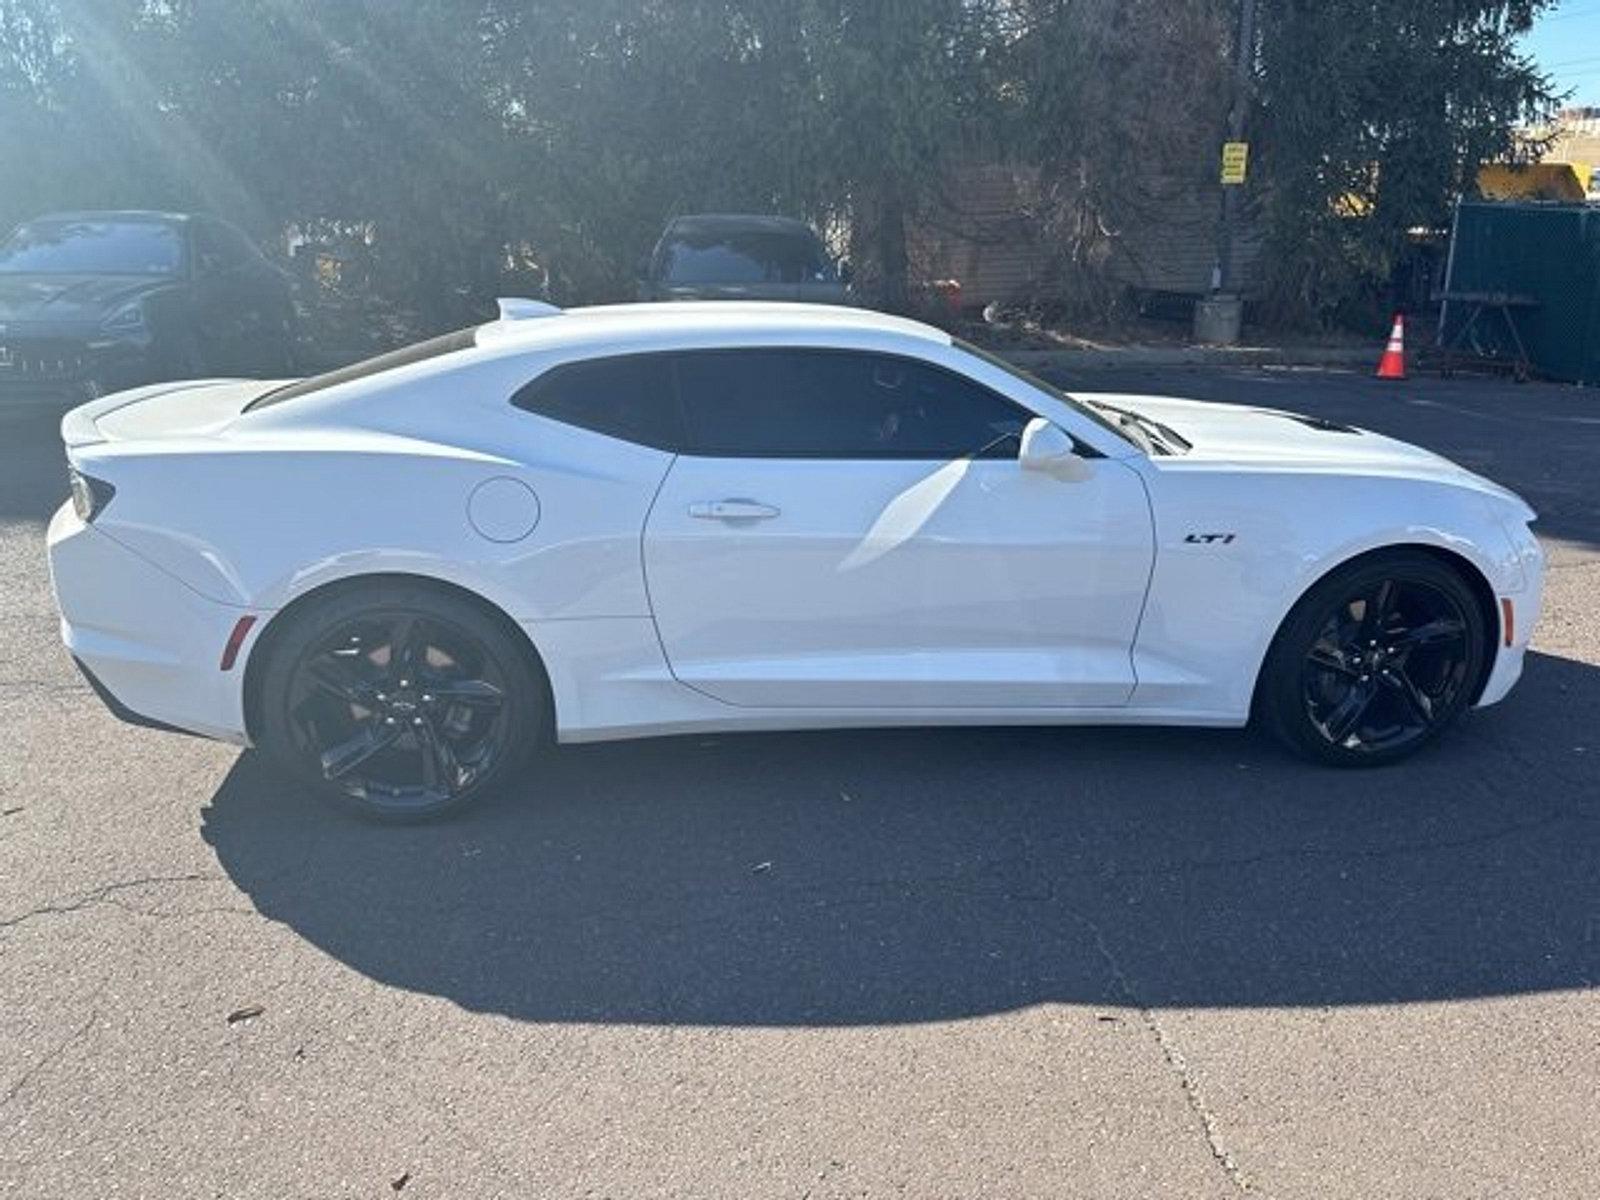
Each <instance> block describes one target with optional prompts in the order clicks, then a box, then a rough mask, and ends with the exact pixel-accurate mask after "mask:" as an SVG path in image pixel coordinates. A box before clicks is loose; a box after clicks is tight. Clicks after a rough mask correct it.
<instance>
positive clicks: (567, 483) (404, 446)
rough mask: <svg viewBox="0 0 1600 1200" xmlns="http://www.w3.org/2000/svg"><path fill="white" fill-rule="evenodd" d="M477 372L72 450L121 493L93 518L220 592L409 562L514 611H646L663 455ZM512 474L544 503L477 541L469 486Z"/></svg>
mask: <svg viewBox="0 0 1600 1200" xmlns="http://www.w3.org/2000/svg"><path fill="white" fill-rule="evenodd" d="M487 365H488V366H489V367H491V368H492V367H494V366H495V364H487ZM468 374H471V375H472V376H473V377H472V378H468V379H463V378H457V377H453V379H452V386H453V387H454V388H456V389H457V390H458V391H459V394H458V395H454V396H442V397H441V396H439V395H438V394H436V393H431V392H429V389H427V388H426V387H425V386H424V385H421V384H419V385H416V386H415V387H414V388H413V389H411V393H410V394H408V393H407V390H406V389H395V390H394V392H393V394H392V395H386V396H383V397H378V396H374V397H373V398H372V408H371V409H370V410H369V411H367V412H365V413H364V412H363V411H362V409H361V407H360V406H359V405H357V406H353V407H352V406H349V405H346V406H344V407H343V408H342V410H341V415H340V418H339V420H338V421H337V422H335V421H334V420H333V419H332V415H333V414H332V413H331V412H330V413H329V414H327V419H326V420H319V413H318V412H317V409H316V407H315V406H314V405H308V406H307V408H306V410H305V411H302V412H301V413H299V414H297V419H295V420H293V421H281V420H264V421H259V422H256V421H253V420H251V419H249V418H246V419H244V420H241V421H240V422H239V423H238V424H237V425H236V426H235V427H234V428H232V429H229V430H227V431H224V432H223V433H221V434H218V435H214V436H211V437H199V438H192V439H182V438H168V439H162V440H158V441H148V442H140V441H131V442H114V443H107V444H102V445H94V446H84V447H79V448H77V449H76V450H75V451H74V458H75V460H76V461H77V462H78V463H79V465H80V467H81V468H82V469H84V470H86V471H88V472H89V473H90V474H98V475H103V476H104V477H105V478H107V479H108V480H109V481H110V482H112V483H113V484H114V485H115V487H116V488H117V494H116V498H115V499H114V500H113V502H112V503H111V505H110V506H108V508H107V510H106V512H105V513H104V514H103V515H102V516H101V518H100V519H99V520H98V521H97V528H100V529H101V530H102V532H105V533H106V534H108V535H109V536H111V537H114V538H116V539H117V540H118V541H120V542H122V543H123V544H124V545H126V546H127V547H128V548H130V549H132V550H133V551H135V552H136V553H138V554H140V555H142V556H144V557H145V558H146V559H148V560H149V561H151V562H152V563H154V564H156V565H157V566H160V567H161V568H162V569H163V570H166V571H168V572H169V573H171V574H173V575H175V576H177V577H178V578H179V579H181V580H182V581H183V582H184V583H186V584H188V585H189V586H190V587H191V588H193V589H194V590H195V591H197V592H199V593H200V594H201V595H203V596H206V597H208V598H210V599H214V600H217V601H220V602H223V603H228V604H234V605H240V606H243V607H248V608H253V609H261V610H272V609H276V608H280V607H282V606H284V605H285V604H287V603H288V602H289V601H291V600H293V599H294V598H295V597H297V596H299V595H302V594H304V593H305V592H307V591H309V590H311V589H313V588H316V587H319V586H321V585H323V584H326V583H330V582H334V581H336V580H338V579H342V578H346V577H349V576H354V575H362V574H371V573H378V572H404V573H410V574H417V575H424V576H428V577H433V578H438V579H441V580H445V581H447V582H451V583H455V584H458V585H460V586H462V587H466V588H469V589H470V590H472V591H475V592H478V593H479V594H481V595H483V596H484V597H486V598H487V599H489V600H491V601H492V602H494V603H495V604H497V605H499V606H500V607H501V608H502V609H504V610H505V611H506V613H507V614H508V615H510V616H511V617H513V618H514V619H518V620H556V619H567V618H586V617H641V616H648V615H649V604H648V601H647V599H646V596H645V591H644V582H643V574H642V569H641V566H640V558H639V537H640V530H641V528H642V526H643V523H644V517H645V513H646V512H647V511H648V509H649V506H650V502H651V500H652V499H653V498H654V495H655V491H656V488H657V487H658V486H659V484H660V481H661V479H662V478H663V477H664V475H665V473H666V470H667V467H668V465H669V464H670V462H671V456H670V455H669V454H666V453H663V452H661V451H656V450H651V449H648V448H645V447H638V446H629V445H625V444H622V443H617V442H614V441H611V440H609V439H604V438H601V437H599V436H598V435H595V434H592V433H588V432H586V431H584V430H579V429H574V428H570V427H567V426H564V425H559V424H557V423H555V422H551V421H547V420H545V419H543V418H540V417H536V416H533V415H532V414H529V413H525V412H522V411H521V410H518V409H514V408H512V407H511V406H510V405H509V403H507V398H508V397H509V395H510V394H511V392H512V391H514V390H515V385H516V384H517V383H518V382H520V381H522V380H525V379H526V378H527V377H528V372H527V371H526V370H518V371H516V372H515V374H514V375H513V376H509V377H507V378H500V377H499V375H503V374H505V372H504V371H501V372H499V374H497V373H496V372H495V371H494V370H492V369H491V370H489V371H487V372H485V371H482V370H480V371H477V372H475V373H468V372H458V373H456V376H463V375H468ZM424 393H429V394H424ZM296 403H298V402H296ZM284 407H285V408H287V407H288V406H287V405H285V406H284ZM270 411H271V410H263V414H264V415H265V414H266V413H269V412H270ZM380 423H381V426H382V427H379V426H380ZM402 431H403V432H402ZM503 479H511V480H515V481H517V482H518V483H520V484H523V485H525V486H526V488H527V489H528V491H530V492H531V493H532V495H533V497H534V498H535V499H534V503H533V504H532V505H531V506H530V510H529V522H528V523H530V524H531V525H532V528H531V530H530V531H529V532H527V534H526V535H525V536H522V537H519V538H516V539H515V540H491V539H490V538H489V537H486V536H484V534H483V533H482V532H480V530H479V527H477V526H475V524H474V521H473V519H472V518H471V517H470V516H469V511H468V510H469V499H470V498H471V497H472V495H473V493H474V491H475V489H477V488H479V487H480V485H483V484H485V483H486V482H488V481H492V480H503Z"/></svg>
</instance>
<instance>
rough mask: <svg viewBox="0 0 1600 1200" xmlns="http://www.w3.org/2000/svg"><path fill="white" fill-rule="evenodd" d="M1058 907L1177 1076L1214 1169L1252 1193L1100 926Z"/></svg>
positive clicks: (1194, 1083)
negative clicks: (1085, 934) (1083, 932)
mask: <svg viewBox="0 0 1600 1200" xmlns="http://www.w3.org/2000/svg"><path fill="white" fill-rule="evenodd" d="M1061 910H1062V911H1063V912H1064V913H1066V914H1067V915H1068V916H1070V917H1071V918H1072V919H1073V920H1075V921H1077V922H1078V923H1079V924H1080V925H1082V926H1083V927H1084V928H1085V929H1087V930H1088V931H1089V935H1090V937H1091V938H1092V939H1093V940H1094V946H1095V952H1096V953H1097V954H1098V955H1099V956H1100V960H1101V961H1102V962H1103V963H1104V964H1105V968H1106V974H1107V975H1108V976H1109V977H1110V979H1111V983H1112V986H1113V988H1114V990H1115V991H1117V992H1118V993H1120V994H1121V996H1122V999H1123V1004H1124V1006H1125V1007H1127V1008H1131V1009H1133V1010H1134V1011H1136V1012H1137V1013H1138V1014H1139V1018H1140V1021H1141V1022H1142V1024H1143V1025H1144V1027H1145V1030H1146V1032H1148V1033H1149V1034H1150V1036H1151V1038H1152V1039H1153V1040H1154V1041H1155V1044H1156V1046H1157V1048H1158V1049H1159V1050H1160V1051H1161V1057H1162V1058H1163V1059H1165V1060H1166V1063H1167V1066H1168V1067H1169V1068H1170V1069H1171V1071H1172V1073H1173V1074H1174V1075H1175V1076H1176V1077H1177V1079H1178V1083H1179V1085H1180V1086H1181V1087H1182V1088H1183V1097H1184V1100H1185V1101H1186V1102H1187V1103H1188V1105H1189V1109H1190V1111H1191V1112H1193V1113H1194V1115H1195V1117H1196V1119H1197V1120H1199V1122H1200V1128H1201V1131H1202V1133H1203V1134H1204V1135H1205V1139H1206V1146H1207V1148H1208V1149H1209V1150H1210V1151H1211V1159H1212V1161H1213V1162H1215V1163H1216V1164H1217V1169H1218V1170H1219V1171H1221V1172H1222V1175H1223V1177H1224V1178H1225V1179H1226V1180H1227V1181H1228V1183H1229V1184H1230V1185H1231V1186H1232V1187H1233V1188H1234V1190H1236V1191H1238V1192H1240V1193H1247V1192H1252V1191H1254V1190H1255V1185H1254V1184H1253V1183H1252V1181H1251V1179H1250V1177H1249V1176H1248V1175H1246V1174H1245V1173H1244V1171H1243V1170H1241V1169H1240V1167H1239V1164H1238V1162H1237V1160H1235V1158H1234V1157H1233V1152H1232V1151H1231V1150H1229V1149H1228V1146H1227V1143H1226V1142H1224V1141H1223V1138H1222V1128H1221V1122H1220V1121H1219V1120H1218V1119H1217V1116H1216V1114H1215V1113H1214V1112H1212V1111H1211V1107H1210V1105H1209V1104H1207V1103H1206V1097H1205V1092H1204V1091H1203V1090H1201V1087H1200V1081H1199V1079H1198V1078H1196V1077H1195V1074H1194V1072H1193V1071H1192V1070H1191V1069H1190V1067H1189V1061H1188V1059H1186V1058H1184V1056H1183V1051H1182V1050H1180V1049H1179V1048H1178V1044H1177V1042H1175V1041H1174V1040H1173V1038H1172V1035H1171V1034H1170V1033H1168V1032H1167V1030H1166V1027H1165V1026H1163V1025H1162V1024H1161V1022H1160V1020H1158V1019H1157V1017H1156V1014H1155V1010H1154V1009H1152V1008H1151V1007H1150V1006H1149V1005H1147V1004H1146V1003H1145V1002H1144V1001H1143V1000H1141V999H1140V998H1139V994H1138V992H1136V991H1135V990H1134V987H1133V983H1132V982H1131V981H1130V980H1129V979H1128V975H1127V972H1125V971H1124V970H1123V969H1122V964H1121V963H1120V962H1118V961H1117V956H1116V955H1115V954H1113V953H1112V951H1111V946H1110V944H1109V943H1108V942H1107V941H1106V936H1105V933H1104V932H1103V931H1102V930H1101V928H1100V926H1099V925H1098V924H1097V923H1096V922H1095V921H1093V920H1091V919H1090V918H1088V917H1086V916H1084V915H1083V914H1082V913H1081V912H1079V911H1077V909H1075V908H1072V907H1070V906H1068V905H1066V904H1063V905H1061Z"/></svg>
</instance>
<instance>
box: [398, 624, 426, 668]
mask: <svg viewBox="0 0 1600 1200" xmlns="http://www.w3.org/2000/svg"><path fill="white" fill-rule="evenodd" d="M427 652H428V642H427V638H426V637H425V636H423V629H422V622H421V621H420V620H418V619H417V618H416V617H413V616H402V617H398V618H396V620H395V623H394V628H393V629H391V630H390V632H389V673H390V674H392V675H393V676H394V677H395V678H396V679H403V678H405V677H406V676H408V675H410V674H411V673H412V672H414V671H415V670H416V669H417V664H418V663H420V662H421V661H422V659H423V656H424V655H426V654H427Z"/></svg>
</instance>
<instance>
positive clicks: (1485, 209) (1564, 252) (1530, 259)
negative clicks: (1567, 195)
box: [1443, 203, 1600, 383]
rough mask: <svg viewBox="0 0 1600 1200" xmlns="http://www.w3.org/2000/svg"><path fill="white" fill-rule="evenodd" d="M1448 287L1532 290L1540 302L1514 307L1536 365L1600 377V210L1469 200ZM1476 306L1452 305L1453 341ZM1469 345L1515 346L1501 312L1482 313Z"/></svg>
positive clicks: (1504, 353)
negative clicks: (1524, 306)
mask: <svg viewBox="0 0 1600 1200" xmlns="http://www.w3.org/2000/svg"><path fill="white" fill-rule="evenodd" d="M1446 291H1447V292H1449V293H1453V294H1458V293H1463V292H1477V293H1503V294H1510V295H1519V296H1528V297H1531V298H1532V299H1533V300H1534V301H1535V302H1536V305H1535V307H1532V308H1516V309H1513V310H1512V311H1513V314H1514V317H1515V320H1516V322H1517V327H1518V329H1519V330H1520V331H1521V334H1522V338H1523V341H1524V343H1525V344H1526V346H1527V350H1528V357H1529V358H1530V359H1531V360H1532V362H1533V366H1534V369H1535V370H1536V371H1537V372H1538V373H1539V374H1541V375H1544V376H1548V377H1550V378H1552V379H1563V380H1569V381H1572V382H1575V383H1600V209H1594V208H1590V207H1589V206H1587V205H1582V204H1491V203H1463V204H1462V205H1461V206H1460V208H1459V210H1458V212H1457V215H1456V225H1455V236H1454V241H1453V244H1452V247H1451V260H1450V268H1449V273H1448V277H1447V279H1446ZM1469 313H1470V307H1469V306H1468V305H1466V304H1462V303H1451V304H1448V305H1447V307H1446V309H1445V319H1444V322H1443V334H1444V337H1445V339H1446V340H1451V339H1454V338H1456V337H1458V336H1459V335H1460V334H1461V333H1462V331H1463V329H1464V327H1465V325H1466V322H1467V321H1468V319H1469ZM1463 348H1464V349H1467V350H1476V351H1478V352H1481V353H1484V354H1487V355H1491V356H1495V357H1507V358H1509V357H1511V355H1512V354H1513V353H1514V350H1513V345H1512V341H1511V338H1510V336H1509V334H1508V332H1507V331H1506V329H1505V325H1504V319H1503V317H1502V316H1501V314H1500V313H1498V312H1485V313H1483V314H1482V315H1481V316H1480V317H1479V319H1478V321H1477V323H1476V324H1475V325H1474V326H1473V328H1472V330H1471V332H1470V334H1469V336H1468V337H1467V340H1466V343H1465V345H1464V346H1463Z"/></svg>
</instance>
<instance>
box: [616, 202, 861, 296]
mask: <svg viewBox="0 0 1600 1200" xmlns="http://www.w3.org/2000/svg"><path fill="white" fill-rule="evenodd" d="M841 275H844V276H846V277H845V278H841ZM847 275H848V273H847V272H841V270H840V268H839V267H837V266H836V265H835V264H834V262H833V260H832V259H831V258H829V257H828V252H827V249H826V248H825V247H824V246H823V244H822V239H821V238H819V237H818V236H817V234H816V232H815V231H814V230H813V229H812V228H811V226H809V225H807V224H806V223H805V222H804V221H795V220H792V219H790V218H788V217H760V216H741V215H707V216H697V217H679V218H677V219H676V220H674V221H673V222H672V223H671V224H669V225H668V226H667V228H666V232H664V233H663V234H662V235H661V240H660V241H659V242H657V243H656V248H655V251H654V253H652V254H651V255H650V258H649V260H648V261H647V263H646V264H645V270H644V278H643V279H642V280H641V281H640V284H639V298H640V299H641V300H802V301H810V302H813V303H817V304H848V303H849V302H850V290H849V287H848V284H847Z"/></svg>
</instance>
